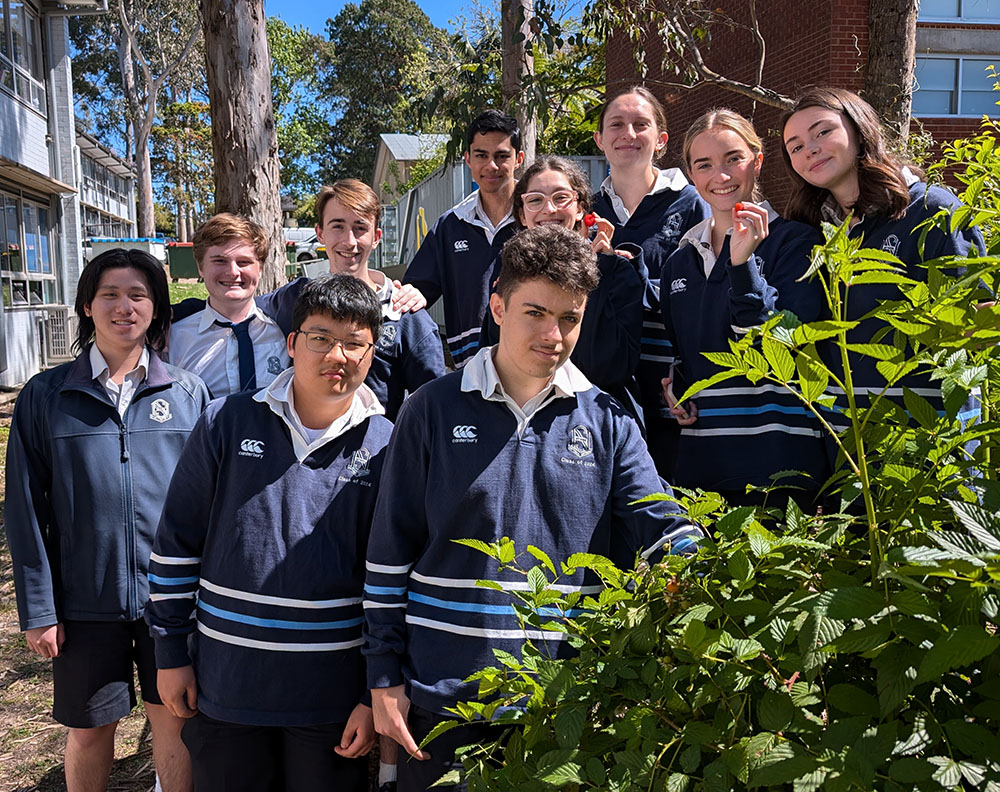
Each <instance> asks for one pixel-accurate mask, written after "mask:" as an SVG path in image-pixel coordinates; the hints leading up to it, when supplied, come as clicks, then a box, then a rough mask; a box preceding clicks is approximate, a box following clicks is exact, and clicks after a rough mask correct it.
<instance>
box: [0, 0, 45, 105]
mask: <svg viewBox="0 0 1000 792" xmlns="http://www.w3.org/2000/svg"><path fill="white" fill-rule="evenodd" d="M16 1H17V2H19V4H20V5H19V11H20V13H19V14H18V22H19V24H20V34H21V37H22V39H23V43H24V47H25V48H26V49H27V50H28V52H27V56H28V63H29V66H31V68H28V69H25V67H23V66H21V65H20V64H19V63H17V62H16V57H15V50H14V32H15V31H14V26H13V25H12V24H11V14H10V3H11V0H0V15H2V17H3V30H2V35H3V38H4V45H5V47H6V50H7V51H6V54H4V53H3V52H2V51H0V91H3V92H4V93H7V94H9V95H10V96H11V97H13V98H14V99H16V100H17V101H19V102H20V103H21V104H23V105H24V106H25V107H27V108H28V109H30V110H32V111H34V112H36V113H38V114H39V115H40V116H41V117H42V118H48V116H49V99H48V88H47V86H46V73H45V59H44V57H43V55H44V50H45V47H44V44H43V37H44V30H43V25H42V15H41V12H40V10H39V9H37V8H36V7H35V6H34V5H32V4H30V3H29V2H28V0H16ZM36 70H37V72H38V75H39V76H38V77H36V76H35V74H34V73H33V72H34V71H36Z"/></svg>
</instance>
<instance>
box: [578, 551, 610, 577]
mask: <svg viewBox="0 0 1000 792" xmlns="http://www.w3.org/2000/svg"><path fill="white" fill-rule="evenodd" d="M566 566H567V567H568V568H570V569H576V568H578V567H583V568H584V569H593V570H594V571H595V572H596V571H598V570H601V569H606V568H607V567H611V566H614V564H613V563H612V562H611V561H610V560H609V559H608V558H606V557H605V556H602V555H597V553H570V556H569V558H567V559H566Z"/></svg>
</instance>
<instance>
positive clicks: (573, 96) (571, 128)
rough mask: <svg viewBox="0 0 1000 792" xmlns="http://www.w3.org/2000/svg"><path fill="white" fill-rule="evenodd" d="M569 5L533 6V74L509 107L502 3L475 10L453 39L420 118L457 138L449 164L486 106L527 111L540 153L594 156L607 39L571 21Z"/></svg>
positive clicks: (575, 18) (580, 21)
mask: <svg viewBox="0 0 1000 792" xmlns="http://www.w3.org/2000/svg"><path fill="white" fill-rule="evenodd" d="M577 11H578V9H577V8H575V7H572V6H569V5H568V4H566V3H563V2H558V3H544V2H538V3H535V6H534V13H535V17H534V20H533V22H532V23H531V24H532V29H533V30H534V31H537V32H536V34H535V37H534V39H533V41H532V48H531V49H532V58H533V61H534V72H533V73H531V74H525V75H522V78H521V83H520V86H519V95H518V96H517V97H514V99H513V100H512V101H511V102H509V103H508V102H505V100H504V98H503V93H502V91H501V84H502V64H503V49H502V42H501V36H500V30H501V28H500V18H499V4H494V5H492V6H491V7H490V8H489V9H484V8H481V7H480V8H477V9H476V13H475V14H474V15H473V17H472V18H471V19H470V20H467V22H466V24H465V25H464V26H463V29H462V30H461V31H460V32H459V33H457V34H455V35H454V36H452V40H451V47H450V50H449V51H448V52H449V54H450V58H448V59H445V60H442V61H440V62H439V63H438V65H437V67H436V69H435V78H434V79H433V80H432V81H431V90H430V91H428V93H427V94H426V96H425V98H424V103H423V106H422V109H421V117H422V118H424V119H425V120H428V121H431V122H435V123H437V124H441V121H442V120H443V119H447V123H446V124H445V125H444V126H445V130H446V131H448V132H450V133H451V135H452V138H451V140H450V141H449V143H448V149H447V157H446V161H448V162H454V161H456V160H457V159H458V158H459V157H461V155H462V152H463V151H464V150H465V130H466V128H467V127H468V125H469V123H470V122H471V121H472V120H473V119H474V118H475V117H476V116H477V115H479V113H481V112H482V111H483V110H485V109H486V108H488V107H496V108H503V109H505V110H506V111H507V112H509V113H511V114H515V107H516V106H522V107H524V108H525V109H526V110H528V111H529V112H533V113H534V114H535V116H536V118H537V123H538V144H537V150H538V153H558V154H571V155H572V154H577V155H588V154H597V153H598V151H597V147H596V144H595V143H594V140H593V133H594V130H595V129H596V120H597V113H598V111H599V109H600V104H601V102H602V100H603V96H604V84H605V68H604V39H602V38H600V37H599V36H598V35H597V34H596V32H595V30H594V28H593V27H592V26H591V25H589V23H587V22H586V17H581V16H574V15H573V14H572V13H571V12H577Z"/></svg>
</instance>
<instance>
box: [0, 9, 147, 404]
mask: <svg viewBox="0 0 1000 792" xmlns="http://www.w3.org/2000/svg"><path fill="white" fill-rule="evenodd" d="M106 12H107V0H59V2H55V1H54V0H0V289H2V307H0V387H13V386H17V385H21V384H23V383H24V382H26V381H27V380H28V379H29V378H30V377H31V376H32V375H33V374H35V373H37V372H38V371H40V370H41V369H42V368H44V367H46V366H50V365H53V364H54V363H58V362H61V361H62V360H67V359H69V357H70V355H71V350H70V344H71V343H72V340H73V334H74V325H73V322H72V314H73V310H72V306H73V301H74V299H75V297H76V283H77V281H78V280H79V279H80V272H81V270H82V269H83V265H84V241H85V239H86V238H87V237H89V236H95V235H98V234H100V235H105V234H106V233H107V232H108V231H120V232H122V233H118V234H116V236H130V235H133V234H134V233H135V230H134V229H135V209H134V205H135V189H134V186H133V177H132V173H131V171H130V170H129V168H128V167H127V166H126V165H125V164H124V163H123V162H122V160H121V158H120V157H118V156H117V155H116V154H115V153H114V152H112V151H110V150H109V149H107V148H106V147H105V146H103V145H102V144H100V143H99V142H98V141H97V140H95V139H94V138H92V137H90V136H89V135H85V134H83V133H81V132H78V131H77V128H76V123H75V119H74V115H73V80H72V72H71V68H70V42H69V22H68V18H69V17H70V16H73V15H79V14H94V13H106ZM95 231H96V232H98V233H95Z"/></svg>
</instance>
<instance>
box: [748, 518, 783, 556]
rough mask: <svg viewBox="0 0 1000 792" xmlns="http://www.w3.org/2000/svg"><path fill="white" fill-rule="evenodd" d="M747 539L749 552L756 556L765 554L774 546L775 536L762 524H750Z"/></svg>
mask: <svg viewBox="0 0 1000 792" xmlns="http://www.w3.org/2000/svg"><path fill="white" fill-rule="evenodd" d="M747 539H749V540H750V552H752V553H753V554H754V555H755V556H757V558H762V557H763V556H766V555H767V554H768V553H770V552H771V550H772V549H773V548H774V543H775V541H777V538H776V537H775V535H774V534H772V533H771V532H770V531H769V530H767V529H766V528H764V527H763V526H762V525H751V526H750V527H749V528H748V529H747Z"/></svg>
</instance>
